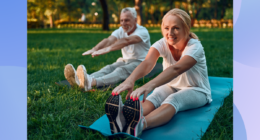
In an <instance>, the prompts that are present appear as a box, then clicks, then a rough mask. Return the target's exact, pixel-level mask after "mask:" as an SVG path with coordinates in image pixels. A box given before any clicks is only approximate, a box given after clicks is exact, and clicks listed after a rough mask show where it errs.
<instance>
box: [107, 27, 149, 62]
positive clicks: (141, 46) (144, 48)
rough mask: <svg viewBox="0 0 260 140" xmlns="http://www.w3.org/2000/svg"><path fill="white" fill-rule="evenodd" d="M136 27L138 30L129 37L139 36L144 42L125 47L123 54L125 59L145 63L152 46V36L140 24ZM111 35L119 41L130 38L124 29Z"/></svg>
mask: <svg viewBox="0 0 260 140" xmlns="http://www.w3.org/2000/svg"><path fill="white" fill-rule="evenodd" d="M136 26H137V28H136V29H135V31H134V32H133V33H132V34H130V35H129V36H134V35H137V36H139V37H140V38H141V39H142V42H139V43H136V44H131V45H128V46H125V47H124V48H122V49H121V52H122V55H123V59H126V60H127V59H137V60H141V61H143V60H144V59H145V57H146V55H147V53H148V51H149V49H150V46H151V42H150V35H149V33H148V30H147V29H146V28H145V27H143V26H140V25H138V24H136ZM111 35H112V36H114V37H116V38H117V39H122V38H126V37H129V36H128V35H127V33H126V32H124V30H123V28H122V27H120V28H119V29H117V30H115V31H114V32H113V33H112V34H111Z"/></svg>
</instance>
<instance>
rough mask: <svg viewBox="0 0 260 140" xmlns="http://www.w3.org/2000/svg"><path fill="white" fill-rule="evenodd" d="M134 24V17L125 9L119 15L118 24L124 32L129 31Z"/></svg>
mask: <svg viewBox="0 0 260 140" xmlns="http://www.w3.org/2000/svg"><path fill="white" fill-rule="evenodd" d="M135 24H136V19H135V18H134V17H133V16H132V14H131V13H130V12H129V11H127V12H124V13H121V15H120V25H121V27H122V28H123V30H124V31H125V32H126V33H129V32H131V31H132V30H133V29H134V27H135Z"/></svg>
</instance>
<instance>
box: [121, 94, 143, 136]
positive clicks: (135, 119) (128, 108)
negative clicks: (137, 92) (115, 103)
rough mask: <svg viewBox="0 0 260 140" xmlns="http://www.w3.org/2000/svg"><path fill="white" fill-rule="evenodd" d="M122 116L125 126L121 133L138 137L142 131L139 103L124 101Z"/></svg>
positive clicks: (141, 109) (141, 113)
mask: <svg viewBox="0 0 260 140" xmlns="http://www.w3.org/2000/svg"><path fill="white" fill-rule="evenodd" d="M123 115H124V117H125V120H126V125H125V126H124V128H123V132H125V133H128V134H130V135H133V136H135V137H139V136H140V135H141V134H142V130H143V119H144V117H143V108H142V105H141V104H140V101H139V100H137V101H133V100H131V99H128V100H126V102H125V105H124V107H123Z"/></svg>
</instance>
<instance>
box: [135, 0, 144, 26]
mask: <svg viewBox="0 0 260 140" xmlns="http://www.w3.org/2000/svg"><path fill="white" fill-rule="evenodd" d="M135 10H136V12H137V23H138V24H139V25H142V0H135Z"/></svg>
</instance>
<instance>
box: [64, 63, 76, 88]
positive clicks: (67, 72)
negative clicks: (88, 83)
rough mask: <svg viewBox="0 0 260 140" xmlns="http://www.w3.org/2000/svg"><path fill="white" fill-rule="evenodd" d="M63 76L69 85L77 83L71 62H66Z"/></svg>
mask: <svg viewBox="0 0 260 140" xmlns="http://www.w3.org/2000/svg"><path fill="white" fill-rule="evenodd" d="M64 76H65V78H66V79H67V81H68V82H69V83H70V86H71V87H73V86H76V85H79V80H78V77H77V75H76V71H75V69H74V67H73V65H71V64H67V65H66V66H65V69H64Z"/></svg>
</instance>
